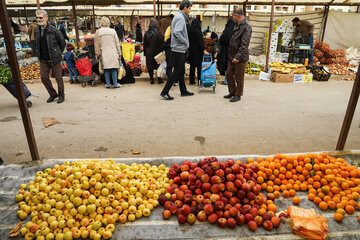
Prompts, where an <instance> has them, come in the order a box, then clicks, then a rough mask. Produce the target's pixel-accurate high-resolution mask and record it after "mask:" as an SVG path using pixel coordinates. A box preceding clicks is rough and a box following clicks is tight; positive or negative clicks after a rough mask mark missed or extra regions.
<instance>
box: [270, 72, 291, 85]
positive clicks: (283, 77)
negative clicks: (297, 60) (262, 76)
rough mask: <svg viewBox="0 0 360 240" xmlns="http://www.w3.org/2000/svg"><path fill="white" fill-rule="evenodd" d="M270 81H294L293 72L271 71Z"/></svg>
mask: <svg viewBox="0 0 360 240" xmlns="http://www.w3.org/2000/svg"><path fill="white" fill-rule="evenodd" d="M271 81H273V82H276V83H293V82H294V74H293V73H287V74H283V73H278V72H272V73H271Z"/></svg>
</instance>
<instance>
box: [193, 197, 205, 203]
mask: <svg viewBox="0 0 360 240" xmlns="http://www.w3.org/2000/svg"><path fill="white" fill-rule="evenodd" d="M195 201H196V202H197V203H199V204H200V203H202V202H203V201H204V196H203V195H197V196H196V198H195Z"/></svg>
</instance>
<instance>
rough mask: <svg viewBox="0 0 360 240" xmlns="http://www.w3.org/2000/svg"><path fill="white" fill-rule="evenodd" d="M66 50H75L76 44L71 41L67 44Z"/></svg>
mask: <svg viewBox="0 0 360 240" xmlns="http://www.w3.org/2000/svg"><path fill="white" fill-rule="evenodd" d="M66 50H74V45H73V44H71V43H68V44H66Z"/></svg>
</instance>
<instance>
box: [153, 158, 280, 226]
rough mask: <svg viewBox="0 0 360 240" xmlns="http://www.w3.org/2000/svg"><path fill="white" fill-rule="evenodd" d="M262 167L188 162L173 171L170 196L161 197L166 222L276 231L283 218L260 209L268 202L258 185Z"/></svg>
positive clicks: (167, 190)
mask: <svg viewBox="0 0 360 240" xmlns="http://www.w3.org/2000/svg"><path fill="white" fill-rule="evenodd" d="M257 172H258V167H257V166H256V165H251V166H247V165H246V164H245V163H240V162H237V163H235V162H234V160H232V159H228V160H227V161H222V162H219V161H218V160H217V158H215V157H207V158H205V159H204V160H202V161H200V162H199V163H194V162H190V161H185V162H184V163H183V164H181V165H177V164H173V165H172V167H171V169H170V170H169V173H168V177H169V184H170V186H169V187H167V188H166V190H165V192H166V194H164V195H161V196H160V197H159V203H160V204H161V205H163V206H164V208H165V209H164V211H163V218H164V219H169V218H170V217H171V216H172V215H177V218H178V222H179V223H180V224H184V223H188V224H194V223H195V222H196V220H198V221H200V222H205V221H208V222H210V223H212V224H217V225H218V226H219V227H226V226H228V227H230V228H234V227H236V225H243V224H246V223H247V224H248V228H249V229H250V230H251V231H255V230H256V229H257V227H259V226H263V228H265V229H266V230H269V231H270V230H272V229H273V228H274V227H275V228H277V227H279V226H280V222H281V220H280V218H278V217H276V216H274V214H273V213H272V212H271V213H272V214H271V213H270V212H265V213H263V214H262V215H261V216H260V214H259V209H260V206H261V205H264V204H265V203H266V201H267V199H266V198H265V197H264V196H263V194H262V193H261V192H260V191H261V187H260V185H258V184H257V183H256V178H257V174H256V173H257Z"/></svg>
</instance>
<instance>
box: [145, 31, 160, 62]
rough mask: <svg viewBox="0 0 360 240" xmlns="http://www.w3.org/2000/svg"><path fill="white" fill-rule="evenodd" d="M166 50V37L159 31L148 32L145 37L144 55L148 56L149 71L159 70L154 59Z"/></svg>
mask: <svg viewBox="0 0 360 240" xmlns="http://www.w3.org/2000/svg"><path fill="white" fill-rule="evenodd" d="M163 50H164V37H163V36H162V35H161V32H160V30H159V29H156V31H147V32H146V33H145V36H144V54H145V56H146V66H147V67H148V69H156V68H158V66H159V65H158V64H157V62H156V61H155V59H154V57H155V56H156V55H158V54H159V53H160V52H161V51H163Z"/></svg>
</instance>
